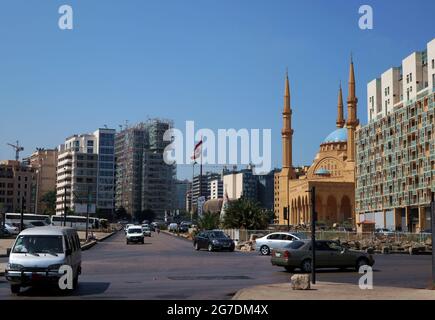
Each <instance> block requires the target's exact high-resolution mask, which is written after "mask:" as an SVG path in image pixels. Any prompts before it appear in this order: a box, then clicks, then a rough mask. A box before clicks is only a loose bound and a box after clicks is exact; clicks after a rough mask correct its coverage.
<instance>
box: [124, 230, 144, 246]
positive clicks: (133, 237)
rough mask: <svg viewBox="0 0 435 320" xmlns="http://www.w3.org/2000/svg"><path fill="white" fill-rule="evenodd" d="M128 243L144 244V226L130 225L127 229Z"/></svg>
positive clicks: (126, 237)
mask: <svg viewBox="0 0 435 320" xmlns="http://www.w3.org/2000/svg"><path fill="white" fill-rule="evenodd" d="M125 240H126V243H127V244H130V242H136V243H142V244H144V243H145V241H144V236H143V231H142V226H130V227H128V229H127V234H126V236H125Z"/></svg>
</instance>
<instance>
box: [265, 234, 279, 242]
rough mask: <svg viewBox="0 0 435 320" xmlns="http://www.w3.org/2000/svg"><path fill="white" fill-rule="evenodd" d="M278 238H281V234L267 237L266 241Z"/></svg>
mask: <svg viewBox="0 0 435 320" xmlns="http://www.w3.org/2000/svg"><path fill="white" fill-rule="evenodd" d="M280 238H281V234H279V233H275V234H271V235H270V236H268V237H267V239H268V240H280Z"/></svg>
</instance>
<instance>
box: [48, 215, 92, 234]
mask: <svg viewBox="0 0 435 320" xmlns="http://www.w3.org/2000/svg"><path fill="white" fill-rule="evenodd" d="M64 221H65V217H64V216H63V215H55V216H51V224H52V225H53V226H63V223H64ZM66 227H71V228H75V229H76V230H79V231H85V230H86V217H84V216H68V215H67V216H66ZM88 228H89V229H97V228H99V220H98V219H97V218H93V217H89V222H88Z"/></svg>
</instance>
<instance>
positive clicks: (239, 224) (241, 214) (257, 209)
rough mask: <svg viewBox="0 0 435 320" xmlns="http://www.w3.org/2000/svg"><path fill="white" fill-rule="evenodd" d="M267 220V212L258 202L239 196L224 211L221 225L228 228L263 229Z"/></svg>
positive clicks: (268, 218) (268, 217) (268, 216)
mask: <svg viewBox="0 0 435 320" xmlns="http://www.w3.org/2000/svg"><path fill="white" fill-rule="evenodd" d="M269 221H270V214H269V212H267V211H265V210H263V209H262V208H261V206H260V205H259V203H257V202H255V201H253V200H250V199H246V198H240V199H238V200H236V201H233V202H230V204H229V206H228V209H227V210H226V212H225V217H224V219H223V226H224V227H225V228H230V229H231V228H235V229H247V230H264V229H266V228H267V226H268V224H269Z"/></svg>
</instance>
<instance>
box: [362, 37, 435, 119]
mask: <svg viewBox="0 0 435 320" xmlns="http://www.w3.org/2000/svg"><path fill="white" fill-rule="evenodd" d="M434 87H435V39H433V40H432V41H430V42H429V43H428V44H427V48H426V50H424V51H421V52H413V53H412V54H410V55H409V56H408V57H406V58H405V59H403V60H402V65H401V66H400V67H395V68H390V69H388V70H387V71H385V72H384V73H383V74H382V75H381V78H377V79H374V80H372V81H370V82H369V83H368V84H367V116H368V122H372V121H375V120H377V119H381V118H383V117H384V116H386V115H388V114H389V113H391V112H392V111H393V110H395V109H396V108H399V107H401V106H403V105H407V104H410V103H413V102H414V101H415V100H416V99H417V98H418V97H419V96H420V95H421V94H423V93H424V92H425V91H426V89H427V88H429V89H430V90H432V89H433V88H434Z"/></svg>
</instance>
